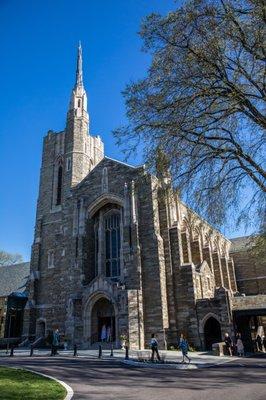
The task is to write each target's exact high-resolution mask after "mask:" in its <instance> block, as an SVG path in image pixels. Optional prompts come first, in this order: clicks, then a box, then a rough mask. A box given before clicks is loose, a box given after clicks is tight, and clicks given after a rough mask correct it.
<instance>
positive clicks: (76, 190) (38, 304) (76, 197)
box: [23, 46, 237, 349]
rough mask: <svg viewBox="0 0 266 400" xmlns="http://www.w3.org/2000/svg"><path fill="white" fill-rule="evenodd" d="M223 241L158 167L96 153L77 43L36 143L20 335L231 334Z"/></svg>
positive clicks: (98, 143)
mask: <svg viewBox="0 0 266 400" xmlns="http://www.w3.org/2000/svg"><path fill="white" fill-rule="evenodd" d="M229 249H230V241H229V240H228V239H227V238H225V237H224V236H223V235H222V234H221V233H220V232H218V231H217V230H215V229H214V228H213V227H212V226H211V225H209V224H208V223H207V222H206V221H205V220H203V219H202V218H201V217H199V216H198V215H197V214H196V213H195V212H193V211H192V210H191V209H189V208H188V207H187V206H186V205H185V204H184V203H183V202H182V201H181V200H180V198H179V197H178V195H177V194H176V193H175V191H174V190H173V188H172V186H171V179H170V176H169V175H161V176H157V177H156V176H154V175H151V174H150V173H149V172H148V171H147V169H146V168H145V166H144V165H142V166H139V167H136V166H132V165H127V164H125V163H123V162H120V161H117V160H114V159H112V158H109V157H106V156H105V155H104V145H103V142H102V140H101V138H100V137H99V136H92V135H91V133H90V131H89V115H88V111H87V96H86V91H85V89H84V85H83V75H82V50H81V47H80V46H79V48H78V57H77V70H76V81H75V85H74V88H73V91H72V94H71V99H70V104H69V110H68V113H67V120H66V127H65V129H64V130H63V131H61V132H54V131H48V133H47V135H46V137H45V138H44V143H43V155H42V166H41V173H40V187H39V197H38V202H37V215H36V225H35V234H34V242H33V245H32V256H31V267H30V269H31V272H30V280H29V282H28V288H27V289H28V293H29V299H28V303H27V306H26V309H25V313H24V328H23V329H24V334H25V335H36V336H37V337H38V336H45V335H46V334H47V332H48V331H49V330H53V329H55V328H58V329H59V330H60V332H61V333H62V334H63V335H65V337H66V338H67V340H68V342H69V343H70V344H73V343H76V344H78V345H79V346H82V347H83V348H89V347H91V346H93V345H95V344H96V343H97V342H99V341H100V340H101V339H102V338H103V337H102V335H103V332H104V334H105V332H107V333H106V335H107V336H108V337H106V336H105V337H106V339H107V340H109V341H111V342H113V343H114V345H115V346H117V347H119V345H120V341H121V337H122V338H124V337H127V338H128V341H129V346H130V348H132V349H139V348H144V347H146V346H147V344H148V342H149V339H150V336H151V334H152V333H155V334H156V336H157V338H158V340H159V345H160V347H161V348H165V347H166V346H170V345H171V344H175V343H176V342H177V337H178V335H179V334H180V333H181V332H183V333H185V334H186V335H187V337H188V340H189V342H190V343H191V344H192V345H193V346H194V347H196V348H210V346H211V344H212V343H213V342H217V341H220V340H221V338H222V336H223V335H224V333H225V332H229V333H230V334H232V333H233V329H234V321H233V311H232V310H233V304H234V298H235V294H236V293H237V284H236V279H235V270H234V264H233V260H232V259H231V258H230V255H229Z"/></svg>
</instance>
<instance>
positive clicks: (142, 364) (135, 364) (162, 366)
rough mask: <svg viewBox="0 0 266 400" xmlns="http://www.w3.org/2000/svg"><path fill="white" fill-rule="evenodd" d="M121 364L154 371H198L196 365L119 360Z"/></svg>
mask: <svg viewBox="0 0 266 400" xmlns="http://www.w3.org/2000/svg"><path fill="white" fill-rule="evenodd" d="M121 362H122V364H126V365H130V366H133V367H141V368H154V369H183V370H188V369H189V370H191V369H198V368H199V367H198V366H197V365H196V364H150V363H145V362H139V361H132V360H121Z"/></svg>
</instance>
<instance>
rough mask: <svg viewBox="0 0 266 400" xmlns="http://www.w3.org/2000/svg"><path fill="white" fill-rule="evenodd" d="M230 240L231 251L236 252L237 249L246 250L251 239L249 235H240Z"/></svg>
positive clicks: (250, 243)
mask: <svg viewBox="0 0 266 400" xmlns="http://www.w3.org/2000/svg"><path fill="white" fill-rule="evenodd" d="M230 240H231V243H232V244H231V248H230V253H231V252H238V251H247V250H248V249H249V248H250V247H252V239H251V237H250V236H241V237H237V238H234V239H230Z"/></svg>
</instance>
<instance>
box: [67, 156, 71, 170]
mask: <svg viewBox="0 0 266 400" xmlns="http://www.w3.org/2000/svg"><path fill="white" fill-rule="evenodd" d="M70 169H71V157H67V160H66V170H67V171H70Z"/></svg>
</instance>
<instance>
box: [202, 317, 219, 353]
mask: <svg viewBox="0 0 266 400" xmlns="http://www.w3.org/2000/svg"><path fill="white" fill-rule="evenodd" d="M204 338H205V348H206V350H211V349H212V344H213V343H218V342H221V340H222V333H221V326H220V323H219V322H218V321H217V319H216V318H214V317H210V318H208V319H207V321H206V323H205V325H204Z"/></svg>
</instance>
